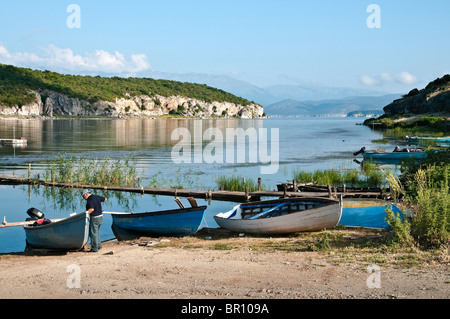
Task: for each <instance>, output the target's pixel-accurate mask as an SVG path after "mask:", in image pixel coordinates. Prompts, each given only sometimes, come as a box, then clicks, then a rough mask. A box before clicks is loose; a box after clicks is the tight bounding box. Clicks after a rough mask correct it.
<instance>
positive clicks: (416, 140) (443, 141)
mask: <svg viewBox="0 0 450 319" xmlns="http://www.w3.org/2000/svg"><path fill="white" fill-rule="evenodd" d="M406 141H407V142H408V144H417V143H420V142H436V143H437V144H450V136H447V137H418V136H413V137H410V136H406Z"/></svg>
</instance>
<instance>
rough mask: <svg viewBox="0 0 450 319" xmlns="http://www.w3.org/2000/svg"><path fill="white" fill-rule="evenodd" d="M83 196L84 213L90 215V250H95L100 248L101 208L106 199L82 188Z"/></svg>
mask: <svg viewBox="0 0 450 319" xmlns="http://www.w3.org/2000/svg"><path fill="white" fill-rule="evenodd" d="M82 196H83V198H84V199H85V200H86V213H89V215H90V223H89V237H90V239H91V250H90V251H92V252H97V251H98V250H99V249H101V248H102V242H101V240H100V227H101V226H102V223H103V209H102V202H105V201H106V200H107V198H106V197H103V196H98V195H93V194H91V192H90V191H88V190H84V191H83V192H82Z"/></svg>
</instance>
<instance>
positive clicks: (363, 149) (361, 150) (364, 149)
mask: <svg viewBox="0 0 450 319" xmlns="http://www.w3.org/2000/svg"><path fill="white" fill-rule="evenodd" d="M365 152H366V148H365V147H363V148H361V149H360V150H359V151H358V152H355V153H353V155H354V156H357V155H359V154H364V153H365Z"/></svg>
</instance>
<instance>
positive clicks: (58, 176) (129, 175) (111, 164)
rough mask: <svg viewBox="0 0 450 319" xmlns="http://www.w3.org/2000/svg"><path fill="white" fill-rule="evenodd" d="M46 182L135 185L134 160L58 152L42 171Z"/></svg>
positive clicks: (128, 157) (136, 182)
mask: <svg viewBox="0 0 450 319" xmlns="http://www.w3.org/2000/svg"><path fill="white" fill-rule="evenodd" d="M43 177H44V180H45V181H46V182H57V183H69V184H74V185H76V184H78V185H92V186H126V187H132V186H137V185H138V183H139V177H138V174H137V170H136V160H135V159H134V158H132V157H131V155H130V156H126V157H125V158H123V159H112V158H109V157H107V158H103V159H99V158H87V157H81V156H80V157H76V156H74V155H72V156H68V155H66V154H60V155H59V156H58V157H56V158H54V159H52V160H51V161H50V162H49V165H48V167H47V169H46V170H45V172H44V176H43Z"/></svg>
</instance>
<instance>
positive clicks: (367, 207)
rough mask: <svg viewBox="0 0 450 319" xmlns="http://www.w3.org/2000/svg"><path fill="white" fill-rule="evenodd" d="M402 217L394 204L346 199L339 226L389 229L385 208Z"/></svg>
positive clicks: (371, 200) (373, 200) (377, 200)
mask: <svg viewBox="0 0 450 319" xmlns="http://www.w3.org/2000/svg"><path fill="white" fill-rule="evenodd" d="M387 207H390V208H391V209H392V211H393V212H394V213H395V214H397V213H398V214H400V216H403V213H402V211H401V210H400V208H398V207H397V206H396V205H395V204H393V203H391V202H387V201H384V200H380V199H346V200H344V205H343V209H342V217H341V220H340V221H339V225H342V226H346V227H365V228H377V229H389V228H390V226H389V225H388V223H387V221H386V208H387Z"/></svg>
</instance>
